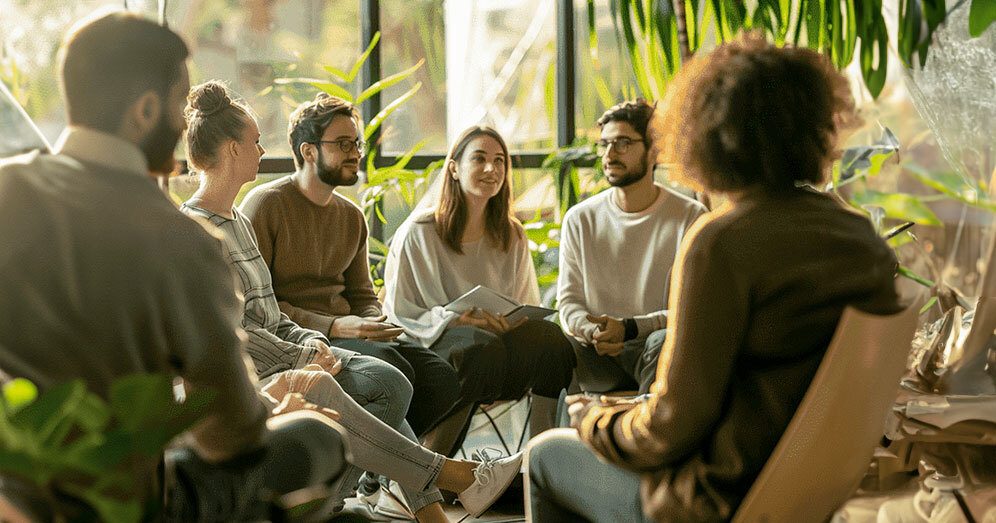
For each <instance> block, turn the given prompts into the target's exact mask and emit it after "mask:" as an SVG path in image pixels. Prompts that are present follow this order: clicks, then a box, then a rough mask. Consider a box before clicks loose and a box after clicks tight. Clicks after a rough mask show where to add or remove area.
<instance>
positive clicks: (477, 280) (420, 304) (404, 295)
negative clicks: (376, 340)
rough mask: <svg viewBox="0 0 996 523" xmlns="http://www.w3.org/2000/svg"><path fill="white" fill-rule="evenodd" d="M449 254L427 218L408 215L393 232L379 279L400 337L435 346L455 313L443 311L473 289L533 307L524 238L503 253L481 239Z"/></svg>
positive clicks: (534, 290) (535, 295)
mask: <svg viewBox="0 0 996 523" xmlns="http://www.w3.org/2000/svg"><path fill="white" fill-rule="evenodd" d="M462 248H463V254H457V253H455V252H453V250H452V249H450V248H449V246H447V245H446V244H445V243H443V240H442V238H440V237H439V234H437V233H436V229H435V225H434V223H433V216H432V213H423V214H420V215H418V216H412V217H410V218H409V219H408V220H406V221H405V223H403V224H402V225H401V227H399V228H398V231H397V232H396V233H395V235H394V240H393V241H392V243H391V251H390V254H389V255H388V258H387V267H386V268H385V275H384V290H385V296H384V313H385V314H387V317H388V321H390V322H393V323H396V324H398V325H400V326H401V327H403V328H404V329H405V337H407V338H410V339H415V340H418V341H419V342H421V343H422V344H424V345H425V346H426V347H428V346H430V345H432V344H433V343H435V341H436V340H437V339H439V337H440V336H441V335H442V334H443V330H445V329H446V325H447V324H448V323H449V322H450V321H451V320H452V319H453V318H455V317H457V316H458V314H457V313H455V312H451V311H447V310H445V309H444V307H445V306H446V304H447V303H449V302H451V301H453V300H455V299H456V298H459V297H460V296H461V295H462V294H464V293H465V292H467V291H469V290H471V289H473V288H474V287H475V286H477V285H483V286H485V287H489V288H491V289H494V290H495V291H498V292H499V293H501V294H503V295H505V296H508V297H509V298H512V299H514V300H517V301H518V302H520V303H524V304H529V305H539V301H540V298H539V286H538V284H537V283H536V269H535V268H534V267H533V262H532V259H531V258H530V255H529V245H528V243H527V241H526V239H525V236H524V235H523V234H522V233H521V231H519V234H518V235H517V236H516V238H515V239H514V240H513V242H512V246H511V248H510V249H509V252H504V251H502V250H501V249H500V248H496V247H494V246H492V245H491V243H490V242H489V241H488V240H487V238H482V239H480V240H478V241H476V242H470V243H464V244H463V245H462Z"/></svg>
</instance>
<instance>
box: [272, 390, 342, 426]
mask: <svg viewBox="0 0 996 523" xmlns="http://www.w3.org/2000/svg"><path fill="white" fill-rule="evenodd" d="M299 410H311V411H314V412H317V413H319V414H321V415H323V416H325V417H327V418H328V419H330V420H332V421H335V420H338V419H339V413H338V412H336V411H335V410H332V409H328V408H325V407H319V406H318V405H315V404H314V403H311V402H309V401H307V400H305V399H304V396H302V395H301V393H300V392H291V393H289V394H285V395H284V397H283V399H282V400H281V401H280V405H277V406H276V407H275V408H274V409H273V415H274V416H279V415H281V414H287V413H289V412H296V411H299Z"/></svg>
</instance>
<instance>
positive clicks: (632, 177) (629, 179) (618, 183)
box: [605, 162, 648, 187]
mask: <svg viewBox="0 0 996 523" xmlns="http://www.w3.org/2000/svg"><path fill="white" fill-rule="evenodd" d="M647 174H648V173H647V165H646V162H640V165H639V166H638V168H636V169H632V170H629V171H626V172H625V173H623V174H622V175H620V176H619V177H617V178H610V177H609V176H608V175H606V176H605V179H606V180H608V181H609V185H611V186H613V187H628V186H630V185H633V184H634V183H636V182H638V181H640V180H642V179H643V178H644V177H645V176H647Z"/></svg>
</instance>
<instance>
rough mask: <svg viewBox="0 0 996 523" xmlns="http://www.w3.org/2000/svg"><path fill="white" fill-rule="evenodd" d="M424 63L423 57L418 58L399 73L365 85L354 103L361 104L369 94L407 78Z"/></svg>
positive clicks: (371, 94)
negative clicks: (367, 85) (416, 61)
mask: <svg viewBox="0 0 996 523" xmlns="http://www.w3.org/2000/svg"><path fill="white" fill-rule="evenodd" d="M424 63H425V59H424V58H423V59H421V60H419V61H418V63H417V64H415V65H413V66H411V67H409V68H408V69H405V70H404V71H401V72H400V73H397V74H392V75H391V76H388V77H387V78H384V79H383V80H380V81H379V82H376V83H374V84H373V85H371V86H370V87H367V88H366V89H364V90H363V92H362V93H360V95H359V96H357V97H356V102H355V103H357V104H361V103H363V101H364V100H366V99H367V98H370V97H371V96H373V95H375V94H377V93H379V92H381V91H383V90H384V89H387V88H388V87H391V86H392V85H394V84H396V83H398V82H400V81H402V80H404V79H405V78H408V76H409V75H411V74H412V73H414V72H415V71H417V70H418V68H419V67H422V64H424Z"/></svg>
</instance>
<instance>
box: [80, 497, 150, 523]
mask: <svg viewBox="0 0 996 523" xmlns="http://www.w3.org/2000/svg"><path fill="white" fill-rule="evenodd" d="M79 494H80V495H81V496H82V497H83V499H85V500H86V501H87V502H88V503H89V504H90V506H92V507H93V508H94V509H96V511H97V514H98V515H99V516H100V520H101V521H114V522H116V523H131V522H138V521H140V520H141V518H142V506H141V504H139V502H138V500H137V499H130V500H124V501H122V500H118V499H114V498H112V497H110V496H107V495H105V494H103V493H101V492H100V491H98V490H96V489H87V490H84V491H83V492H79Z"/></svg>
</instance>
